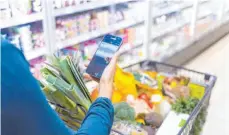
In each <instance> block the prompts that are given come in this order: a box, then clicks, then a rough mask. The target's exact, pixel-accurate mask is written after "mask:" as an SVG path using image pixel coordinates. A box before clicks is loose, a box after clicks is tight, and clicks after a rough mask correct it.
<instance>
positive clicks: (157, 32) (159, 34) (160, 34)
mask: <svg viewBox="0 0 229 135" xmlns="http://www.w3.org/2000/svg"><path fill="white" fill-rule="evenodd" d="M188 23H189V22H188V21H186V22H181V23H178V24H176V25H174V26H172V27H167V28H166V29H162V30H157V29H156V30H155V32H154V33H153V34H152V40H155V39H156V38H159V37H163V36H165V35H166V34H169V33H171V32H174V31H176V30H178V29H180V28H182V27H184V26H185V25H187V24H188Z"/></svg>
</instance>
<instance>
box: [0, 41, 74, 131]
mask: <svg viewBox="0 0 229 135" xmlns="http://www.w3.org/2000/svg"><path fill="white" fill-rule="evenodd" d="M1 60H2V61H1V133H2V134H3V135H72V134H73V131H71V130H70V129H68V128H67V127H66V126H65V124H64V123H63V122H62V121H61V119H60V118H59V117H58V115H57V114H56V113H55V111H54V110H53V109H52V108H51V107H50V106H49V104H48V102H47V101H46V98H45V96H44V95H43V93H42V91H41V89H40V87H39V85H38V82H37V81H36V79H35V78H34V77H33V76H32V74H31V73H30V70H29V64H28V62H27V61H26V60H25V57H24V55H23V54H22V53H21V52H20V51H19V50H18V49H17V48H16V47H14V46H13V45H12V44H10V43H9V42H7V41H3V40H2V41H1Z"/></svg>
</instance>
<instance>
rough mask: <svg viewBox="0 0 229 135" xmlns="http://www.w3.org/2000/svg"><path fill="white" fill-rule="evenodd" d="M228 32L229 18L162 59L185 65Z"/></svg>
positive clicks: (166, 61)
mask: <svg viewBox="0 0 229 135" xmlns="http://www.w3.org/2000/svg"><path fill="white" fill-rule="evenodd" d="M228 33H229V20H228V21H226V22H223V23H222V24H217V25H216V26H214V27H211V28H210V29H209V30H208V31H206V32H204V33H202V34H201V35H200V36H198V37H196V38H194V39H192V40H191V41H190V42H188V43H187V44H185V45H184V46H183V47H181V48H179V49H178V50H177V51H176V52H174V53H173V54H172V55H170V56H169V57H167V58H164V59H162V61H163V62H165V63H169V64H174V65H183V64H185V63H187V62H188V61H190V60H191V59H193V58H194V57H196V56H197V55H198V54H200V53H201V52H203V51H204V50H206V49H207V48H209V47H210V46H211V45H213V44H214V43H215V42H217V41H218V40H219V39H220V38H222V37H223V36H225V35H226V34H228Z"/></svg>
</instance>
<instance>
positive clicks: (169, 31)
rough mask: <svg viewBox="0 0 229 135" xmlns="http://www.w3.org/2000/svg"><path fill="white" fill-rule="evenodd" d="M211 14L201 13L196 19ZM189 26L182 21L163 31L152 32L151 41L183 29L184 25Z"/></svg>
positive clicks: (187, 22) (210, 13)
mask: <svg viewBox="0 0 229 135" xmlns="http://www.w3.org/2000/svg"><path fill="white" fill-rule="evenodd" d="M212 14H213V13H212V12H211V11H209V12H203V13H201V14H200V15H198V19H203V18H205V17H208V16H210V15H212ZM188 24H189V21H183V22H181V23H178V24H176V25H174V26H172V27H167V29H163V30H157V29H156V30H154V31H155V32H154V33H153V34H152V40H155V39H156V38H159V37H163V36H165V35H166V34H169V33H171V32H174V31H176V30H178V29H180V28H182V27H184V26H185V25H188Z"/></svg>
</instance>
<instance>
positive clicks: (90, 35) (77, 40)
mask: <svg viewBox="0 0 229 135" xmlns="http://www.w3.org/2000/svg"><path fill="white" fill-rule="evenodd" d="M142 23H143V20H142V21H135V20H126V21H121V22H119V23H117V24H113V25H111V26H108V28H104V29H100V30H96V31H93V32H90V33H85V34H82V35H80V36H77V37H75V38H71V39H67V40H64V41H62V42H59V43H58V44H59V45H58V47H59V49H62V48H66V47H69V46H71V45H74V44H78V43H81V42H84V41H88V40H90V39H94V38H97V37H100V36H103V35H105V34H108V33H112V32H115V31H117V30H120V29H124V28H128V27H131V26H134V25H138V24H142Z"/></svg>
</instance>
